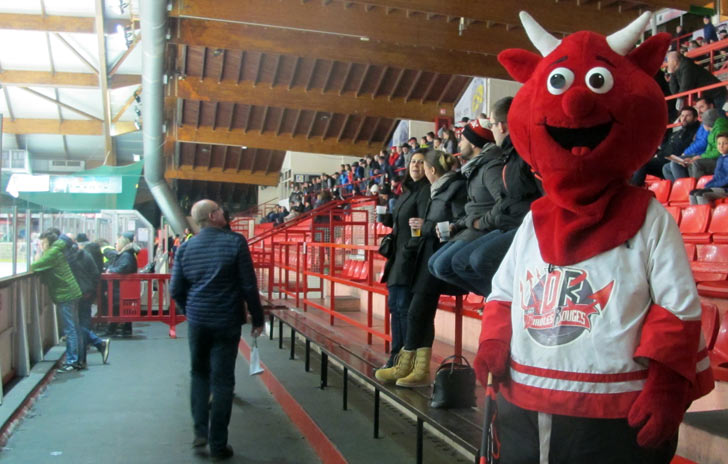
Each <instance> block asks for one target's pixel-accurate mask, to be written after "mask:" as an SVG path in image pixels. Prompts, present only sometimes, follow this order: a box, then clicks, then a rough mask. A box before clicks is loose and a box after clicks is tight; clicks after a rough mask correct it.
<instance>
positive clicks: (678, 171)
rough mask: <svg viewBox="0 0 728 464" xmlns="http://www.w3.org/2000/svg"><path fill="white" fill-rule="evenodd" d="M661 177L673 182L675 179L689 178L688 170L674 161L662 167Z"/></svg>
mask: <svg viewBox="0 0 728 464" xmlns="http://www.w3.org/2000/svg"><path fill="white" fill-rule="evenodd" d="M662 176H663V177H664V178H665V179H667V180H671V181H673V182H675V180H677V179H682V178H683V177H690V174H688V168H686V167H684V166H680V165H679V164H677V163H676V162H674V161H670V162H669V163H667V164H666V165H664V166H663V167H662Z"/></svg>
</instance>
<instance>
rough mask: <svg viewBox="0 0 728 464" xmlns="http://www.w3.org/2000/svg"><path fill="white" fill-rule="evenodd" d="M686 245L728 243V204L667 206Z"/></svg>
mask: <svg viewBox="0 0 728 464" xmlns="http://www.w3.org/2000/svg"><path fill="white" fill-rule="evenodd" d="M666 208H667V211H668V212H669V213H670V214H671V215H672V217H673V218H674V219H675V222H677V223H678V225H679V227H680V233H681V234H682V236H683V240H684V241H685V243H686V244H700V243H728V204H725V203H723V204H720V205H717V206H716V207H715V208H713V207H711V206H710V205H690V206H685V207H681V206H667V207H666Z"/></svg>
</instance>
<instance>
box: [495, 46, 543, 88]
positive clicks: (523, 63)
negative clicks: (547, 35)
mask: <svg viewBox="0 0 728 464" xmlns="http://www.w3.org/2000/svg"><path fill="white" fill-rule="evenodd" d="M498 61H500V64H501V65H503V67H504V68H506V71H508V74H510V75H511V77H513V78H514V79H515V80H517V81H518V82H521V83H523V82H526V81H527V80H528V79H529V78H530V77H531V74H533V71H534V70H535V69H536V66H538V64H539V63H540V62H541V57H540V56H539V55H537V54H535V53H531V52H529V51H527V50H521V49H518V48H509V49H508V50H503V51H502V52H500V53H499V54H498Z"/></svg>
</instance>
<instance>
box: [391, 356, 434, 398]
mask: <svg viewBox="0 0 728 464" xmlns="http://www.w3.org/2000/svg"><path fill="white" fill-rule="evenodd" d="M431 358H432V348H417V354H416V355H415V366H414V368H413V369H412V372H410V373H409V375H408V376H406V377H402V378H400V379H398V380H397V386H398V387H410V388H411V387H426V386H428V385H430V383H431V382H430V359H431Z"/></svg>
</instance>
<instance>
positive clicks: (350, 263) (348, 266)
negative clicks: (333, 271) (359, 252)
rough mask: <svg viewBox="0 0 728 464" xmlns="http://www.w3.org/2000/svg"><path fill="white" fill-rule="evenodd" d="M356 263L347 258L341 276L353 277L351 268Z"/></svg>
mask: <svg viewBox="0 0 728 464" xmlns="http://www.w3.org/2000/svg"><path fill="white" fill-rule="evenodd" d="M353 265H354V261H352V260H350V259H347V260H346V261H344V269H343V270H342V271H341V276H342V277H344V278H345V279H348V278H350V277H351V268H352V266H353Z"/></svg>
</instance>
